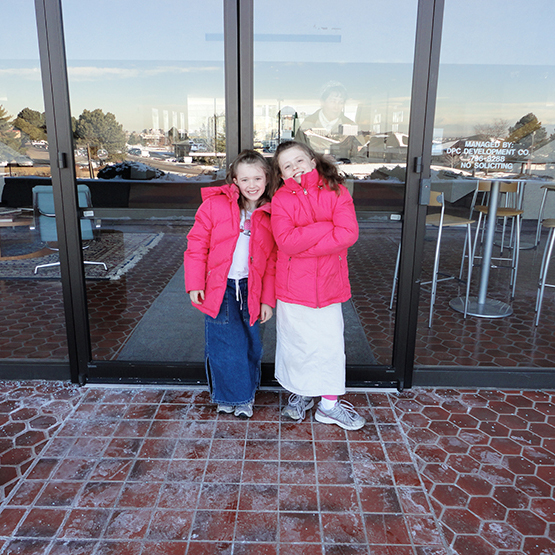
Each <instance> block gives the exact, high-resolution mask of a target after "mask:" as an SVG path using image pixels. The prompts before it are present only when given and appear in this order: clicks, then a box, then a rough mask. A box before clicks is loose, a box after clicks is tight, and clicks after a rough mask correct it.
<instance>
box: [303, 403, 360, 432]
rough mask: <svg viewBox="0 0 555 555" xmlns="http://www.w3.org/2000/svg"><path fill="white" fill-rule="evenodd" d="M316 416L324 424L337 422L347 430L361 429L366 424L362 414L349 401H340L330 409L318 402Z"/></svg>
mask: <svg viewBox="0 0 555 555" xmlns="http://www.w3.org/2000/svg"><path fill="white" fill-rule="evenodd" d="M314 418H315V419H316V420H317V421H318V422H323V423H324V424H337V425H338V426H341V428H343V429H345V430H360V428H362V427H363V426H364V424H366V420H365V419H364V417H363V416H360V414H358V412H357V411H356V410H355V408H354V407H353V405H351V403H348V402H347V401H338V402H337V403H335V406H334V407H333V408H332V409H331V410H328V411H326V410H324V409H323V408H322V403H318V410H317V411H316V414H315V415H314Z"/></svg>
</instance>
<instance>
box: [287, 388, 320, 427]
mask: <svg viewBox="0 0 555 555" xmlns="http://www.w3.org/2000/svg"><path fill="white" fill-rule="evenodd" d="M313 406H314V399H313V398H312V397H303V396H302V395H296V394H295V393H293V394H291V395H289V400H288V401H287V406H286V407H285V408H284V409H283V410H282V411H281V414H282V415H283V416H287V418H291V419H292V420H304V417H305V415H306V411H307V410H308V409H311V408H312V407H313Z"/></svg>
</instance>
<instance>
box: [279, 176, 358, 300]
mask: <svg viewBox="0 0 555 555" xmlns="http://www.w3.org/2000/svg"><path fill="white" fill-rule="evenodd" d="M340 188H341V194H340V195H338V194H337V193H336V192H335V191H330V190H329V189H327V188H326V187H325V186H324V184H323V182H322V180H321V179H320V176H319V175H318V172H317V171H316V170H312V172H310V173H306V174H304V175H303V176H302V178H301V183H300V184H298V183H297V182H296V181H295V180H294V179H292V178H291V179H287V180H286V181H285V183H284V185H283V186H282V187H281V188H280V189H278V190H277V192H276V194H275V195H274V198H273V199H272V230H273V232H274V238H275V240H276V244H277V247H278V254H277V265H276V297H277V298H278V299H280V300H282V301H285V302H288V303H294V304H301V305H304V306H308V307H312V308H322V307H325V306H328V305H330V304H333V303H339V302H344V301H346V300H348V299H349V298H350V297H351V286H350V284H349V269H348V266H347V248H348V247H350V246H351V245H353V244H354V243H355V242H356V240H357V239H358V223H357V219H356V214H355V208H354V204H353V199H352V198H351V195H350V194H349V192H348V191H347V189H346V188H345V187H343V185H341V186H340Z"/></svg>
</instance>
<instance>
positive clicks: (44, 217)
mask: <svg viewBox="0 0 555 555" xmlns="http://www.w3.org/2000/svg"><path fill="white" fill-rule="evenodd" d="M77 199H78V204H79V208H80V209H82V210H80V213H81V214H80V223H81V239H82V240H83V241H92V240H93V239H95V229H96V228H97V227H100V226H99V225H93V219H92V218H93V217H94V213H93V211H92V210H90V214H88V213H87V210H86V209H87V208H92V202H91V192H90V189H89V188H88V187H87V186H86V185H78V186H77ZM33 215H34V226H35V228H38V230H39V232H40V238H41V241H44V242H46V243H57V242H58V232H57V230H56V216H55V213H54V193H53V190H52V186H51V185H37V186H36V187H33ZM49 247H50V248H51V249H53V250H58V249H57V248H56V247H55V246H52V245H49ZM83 248H84V249H86V248H88V245H84V246H83ZM83 264H94V265H97V266H103V267H104V269H105V270H108V268H107V266H106V264H104V262H90V261H88V260H84V261H83ZM59 265H60V262H59V261H58V262H51V263H49V264H38V265H37V266H35V270H34V273H35V274H36V273H37V271H38V270H39V268H46V267H50V266H59Z"/></svg>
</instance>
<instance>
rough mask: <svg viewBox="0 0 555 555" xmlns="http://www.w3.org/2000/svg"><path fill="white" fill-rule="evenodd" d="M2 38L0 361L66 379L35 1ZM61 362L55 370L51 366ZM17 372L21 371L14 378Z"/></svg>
mask: <svg viewBox="0 0 555 555" xmlns="http://www.w3.org/2000/svg"><path fill="white" fill-rule="evenodd" d="M3 23H4V26H5V28H4V29H3V31H2V36H1V37H0V52H1V55H0V74H1V75H2V79H1V81H0V290H1V294H0V329H1V332H0V359H1V361H2V365H3V367H4V368H8V367H9V365H10V363H11V362H17V363H18V364H24V363H26V362H33V361H34V362H37V361H38V360H41V361H45V360H47V359H48V361H49V366H51V368H52V374H51V375H50V376H49V377H52V378H57V379H67V376H68V373H67V361H68V343H67V333H66V325H65V321H64V303H63V298H62V286H61V280H60V266H59V255H58V236H57V228H56V216H55V213H54V210H53V209H52V208H53V194H52V180H51V171H50V160H49V149H48V134H49V133H48V132H49V131H50V130H47V128H46V118H45V113H44V100H43V91H42V86H41V81H40V63H39V52H38V41H37V31H36V23H35V10H34V4H33V2H31V1H24V2H20V1H9V2H7V3H6V4H5V5H4V10H3ZM56 362H60V363H63V364H62V367H65V370H64V371H62V373H61V374H59V373H57V371H56V370H54V367H53V366H52V364H53V363H56ZM15 375H17V374H15Z"/></svg>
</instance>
